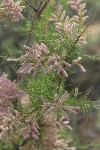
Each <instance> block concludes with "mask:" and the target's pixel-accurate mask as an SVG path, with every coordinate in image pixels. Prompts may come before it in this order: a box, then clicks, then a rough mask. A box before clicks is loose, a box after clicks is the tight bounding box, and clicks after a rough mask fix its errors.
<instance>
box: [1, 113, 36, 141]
mask: <svg viewBox="0 0 100 150" xmlns="http://www.w3.org/2000/svg"><path fill="white" fill-rule="evenodd" d="M14 114H15V115H13V116H12V117H10V118H9V117H5V118H4V120H3V124H2V125H1V126H0V129H1V133H0V139H4V138H7V137H9V136H10V135H12V134H16V135H18V136H21V137H23V139H24V140H28V139H30V138H32V139H34V140H37V139H38V135H39V131H38V130H39V126H38V124H37V122H36V121H35V120H34V118H33V117H32V116H28V115H24V114H22V115H21V114H20V113H19V112H18V111H17V110H14ZM16 131H17V132H16ZM18 131H19V132H18Z"/></svg>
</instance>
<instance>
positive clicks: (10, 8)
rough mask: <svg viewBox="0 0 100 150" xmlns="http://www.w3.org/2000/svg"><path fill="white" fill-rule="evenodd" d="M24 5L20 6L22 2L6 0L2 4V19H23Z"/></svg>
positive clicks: (0, 10) (0, 9)
mask: <svg viewBox="0 0 100 150" xmlns="http://www.w3.org/2000/svg"><path fill="white" fill-rule="evenodd" d="M23 8H24V6H20V2H16V3H15V2H13V0H4V1H3V2H2V3H1V4H0V16H1V21H3V20H5V19H8V20H10V21H12V22H18V21H19V20H20V19H23V18H24V17H23V15H22V14H21V12H22V9H23Z"/></svg>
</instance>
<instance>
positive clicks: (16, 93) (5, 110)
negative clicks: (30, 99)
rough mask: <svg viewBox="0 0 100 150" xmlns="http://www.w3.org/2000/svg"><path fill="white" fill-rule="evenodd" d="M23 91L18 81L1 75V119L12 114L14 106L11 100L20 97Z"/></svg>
mask: <svg viewBox="0 0 100 150" xmlns="http://www.w3.org/2000/svg"><path fill="white" fill-rule="evenodd" d="M21 95H22V91H21V90H20V89H18V87H17V86H16V83H14V82H12V81H10V80H8V79H7V78H6V76H5V75H3V76H1V77H0V121H2V119H3V118H4V116H9V117H10V116H12V111H13V109H14V108H13V107H11V102H12V101H13V100H16V99H19V98H20V97H21Z"/></svg>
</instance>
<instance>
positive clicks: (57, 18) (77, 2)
mask: <svg viewBox="0 0 100 150" xmlns="http://www.w3.org/2000/svg"><path fill="white" fill-rule="evenodd" d="M82 1H83V0H69V1H68V4H70V5H71V8H72V9H74V10H75V11H76V12H77V15H73V17H72V18H69V16H66V13H65V11H63V10H62V6H59V7H58V8H57V11H56V13H55V14H52V15H51V18H50V21H54V24H55V28H56V30H57V31H58V32H59V33H62V32H63V33H64V34H65V35H66V36H67V37H68V38H69V39H70V41H71V42H75V41H76V40H77V39H78V41H77V44H78V45H79V46H82V45H84V44H87V42H86V37H85V35H83V34H82V35H81V36H80V34H81V33H82V32H83V24H84V22H85V21H86V19H87V18H88V16H85V14H86V12H87V10H86V4H85V3H82ZM79 36H80V37H79Z"/></svg>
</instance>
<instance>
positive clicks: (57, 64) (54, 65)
mask: <svg viewBox="0 0 100 150" xmlns="http://www.w3.org/2000/svg"><path fill="white" fill-rule="evenodd" d="M46 63H47V64H51V65H50V67H49V69H48V72H51V71H52V70H55V71H57V74H59V75H60V74H63V75H64V76H65V77H68V74H67V72H66V70H65V67H67V68H68V67H71V64H69V63H67V62H65V61H63V60H60V57H59V56H58V55H55V54H53V56H50V57H49V58H48V61H47V62H46Z"/></svg>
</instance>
